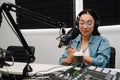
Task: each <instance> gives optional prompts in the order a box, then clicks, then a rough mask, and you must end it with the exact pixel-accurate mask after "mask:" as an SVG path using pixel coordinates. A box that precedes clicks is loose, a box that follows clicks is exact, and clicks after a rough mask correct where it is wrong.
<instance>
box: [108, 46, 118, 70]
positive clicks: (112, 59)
mask: <svg viewBox="0 0 120 80" xmlns="http://www.w3.org/2000/svg"><path fill="white" fill-rule="evenodd" d="M115 57H116V50H115V48H114V47H111V53H110V61H109V68H115Z"/></svg>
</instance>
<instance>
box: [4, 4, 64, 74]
mask: <svg viewBox="0 0 120 80" xmlns="http://www.w3.org/2000/svg"><path fill="white" fill-rule="evenodd" d="M2 10H3V11H4V12H5V14H6V15H7V17H8V19H9V21H10V22H11V24H12V26H13V28H14V30H15V31H16V34H17V37H18V38H19V40H20V42H21V43H22V45H23V47H24V48H25V50H26V53H27V54H28V59H27V65H26V66H25V68H24V70H23V75H24V76H28V72H31V71H32V68H31V67H30V65H29V63H30V62H33V61H34V60H35V57H34V56H33V55H32V52H31V50H30V48H29V46H28V44H27V42H26V40H25V39H24V37H23V35H22V33H21V31H20V29H19V27H18V25H17V24H16V22H15V21H14V19H13V17H12V15H11V13H10V11H13V12H16V13H18V14H21V15H23V16H25V17H29V18H31V19H34V20H36V21H38V22H41V23H44V24H47V25H50V26H53V27H59V28H63V27H66V25H65V23H64V22H59V21H56V20H54V19H52V18H50V17H46V16H43V15H40V14H38V13H35V12H32V11H30V10H27V9H25V8H22V7H20V6H17V5H14V4H12V3H3V4H2Z"/></svg>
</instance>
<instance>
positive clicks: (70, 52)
mask: <svg viewBox="0 0 120 80" xmlns="http://www.w3.org/2000/svg"><path fill="white" fill-rule="evenodd" d="M76 51H77V50H76V48H74V47H73V46H69V47H68V52H67V54H68V57H67V58H66V59H64V60H63V62H62V64H64V65H69V64H71V63H72V62H73V61H74V57H73V54H74V53H75V52H76Z"/></svg>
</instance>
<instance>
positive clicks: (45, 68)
mask: <svg viewBox="0 0 120 80" xmlns="http://www.w3.org/2000/svg"><path fill="white" fill-rule="evenodd" d="M7 63H8V64H11V62H7ZM25 65H26V63H20V62H14V65H12V66H4V67H3V68H0V73H7V74H16V75H22V74H23V69H24V67H25ZM30 66H31V67H32V69H33V71H32V72H29V73H28V75H29V76H32V75H34V74H36V73H38V74H48V73H52V72H56V71H60V70H62V71H65V70H68V69H70V68H72V66H63V65H54V64H37V63H31V64H30ZM108 69H109V68H108ZM110 70H114V71H117V72H120V69H110Z"/></svg>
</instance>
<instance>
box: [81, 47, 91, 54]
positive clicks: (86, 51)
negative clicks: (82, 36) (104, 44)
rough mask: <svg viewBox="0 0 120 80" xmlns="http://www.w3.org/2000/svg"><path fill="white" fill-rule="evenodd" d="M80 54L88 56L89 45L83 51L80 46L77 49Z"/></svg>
mask: <svg viewBox="0 0 120 80" xmlns="http://www.w3.org/2000/svg"><path fill="white" fill-rule="evenodd" d="M79 52H80V53H81V54H82V55H85V56H89V47H88V48H87V49H86V50H85V51H84V52H83V50H82V48H81V49H80V51H79Z"/></svg>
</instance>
